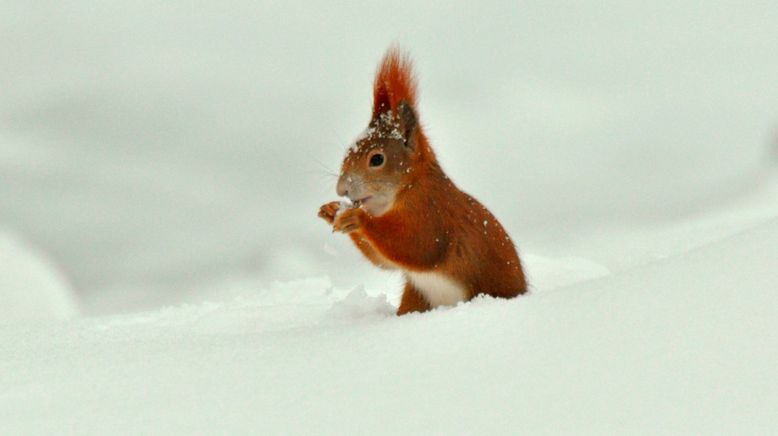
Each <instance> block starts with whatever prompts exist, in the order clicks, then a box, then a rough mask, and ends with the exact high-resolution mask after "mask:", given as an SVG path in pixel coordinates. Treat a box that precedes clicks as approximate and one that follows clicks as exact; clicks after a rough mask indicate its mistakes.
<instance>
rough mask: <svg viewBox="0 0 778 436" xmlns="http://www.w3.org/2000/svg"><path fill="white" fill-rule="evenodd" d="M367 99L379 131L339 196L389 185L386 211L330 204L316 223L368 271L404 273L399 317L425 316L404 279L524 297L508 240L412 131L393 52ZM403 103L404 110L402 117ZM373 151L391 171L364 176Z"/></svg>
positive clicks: (412, 101) (363, 144)
mask: <svg viewBox="0 0 778 436" xmlns="http://www.w3.org/2000/svg"><path fill="white" fill-rule="evenodd" d="M373 99H374V102H373V118H372V120H371V124H370V125H371V126H374V128H376V129H384V130H377V132H378V133H373V134H371V135H367V136H364V137H363V138H361V139H360V140H359V142H358V143H357V145H356V147H352V149H350V151H349V152H348V153H347V156H346V158H345V159H344V163H343V169H342V171H341V176H340V180H339V186H340V185H342V186H340V187H339V190H341V189H342V191H343V192H351V193H352V194H354V190H360V189H361V190H362V191H364V192H368V191H370V190H371V189H372V190H373V191H370V192H373V193H374V194H375V193H376V192H381V190H382V189H389V188H386V187H385V186H386V183H390V185H391V186H394V187H395V188H392V189H395V191H392V192H394V197H393V201H392V203H391V207H390V208H389V209H387V210H385V211H384V212H382V213H381V214H378V215H370V214H369V213H368V212H366V210H365V208H364V207H355V208H350V209H347V210H344V211H340V212H337V206H336V204H337V203H330V204H327V205H325V206H322V210H321V211H320V216H322V217H323V218H325V219H326V220H327V221H328V222H330V223H331V224H333V228H334V229H335V230H338V231H343V232H345V233H348V234H349V236H350V237H351V239H352V241H353V242H354V244H355V245H356V246H357V248H358V249H359V250H360V251H362V253H363V254H364V255H365V257H367V258H368V259H369V260H370V261H371V262H372V263H374V264H375V265H377V266H379V267H381V268H387V269H400V270H403V271H405V272H406V285H405V289H404V291H403V296H402V301H401V304H400V308H399V309H398V312H397V313H398V315H402V314H405V313H408V312H423V311H426V310H429V309H430V308H431V305H430V303H429V302H428V301H427V300H425V297H424V295H425V294H424V290H423V289H417V288H416V287H415V286H414V285H413V283H411V282H410V279H409V278H407V277H408V275H409V274H415V273H431V274H432V276H431V277H432V279H430V280H433V281H432V282H431V283H433V284H434V283H441V284H440V286H442V287H443V288H441V289H444V290H445V289H446V283H454V284H455V285H456V286H460V287H461V290H462V292H463V293H464V298H465V300H469V299H471V298H473V297H475V296H476V295H478V294H486V295H491V296H495V297H502V298H511V297H515V296H517V295H521V294H523V293H525V292H526V291H527V283H526V279H525V277H524V271H523V270H522V266H521V262H520V260H519V257H518V254H517V252H516V249H515V247H514V245H513V242H512V241H511V239H510V238H509V236H508V234H507V233H506V232H505V230H504V229H503V227H502V226H501V225H500V223H499V222H498V221H497V219H496V218H495V217H494V216H493V215H492V214H491V213H490V212H489V210H487V209H486V207H484V206H483V205H482V204H481V203H479V202H478V201H477V200H476V199H475V198H473V197H471V196H470V195H468V194H466V193H464V192H462V191H461V190H460V189H459V188H458V187H457V186H456V185H455V184H454V183H453V182H452V181H451V180H450V179H449V178H448V177H447V176H446V174H445V173H444V172H443V169H442V168H441V167H440V165H439V164H438V161H437V159H436V157H435V154H434V152H433V151H432V148H431V147H430V146H429V143H428V141H427V138H426V137H425V135H424V132H423V131H422V128H421V126H420V125H419V123H418V119H417V111H416V83H415V79H414V77H413V73H412V71H411V62H410V60H409V58H408V57H407V56H404V55H402V54H401V53H400V51H399V50H398V49H397V48H392V49H390V50H389V51H388V52H387V54H386V55H385V57H384V59H383V60H382V62H381V65H380V67H379V69H378V73H377V75H376V78H375V84H374V89H373ZM403 103H404V104H405V105H406V106H403V107H405V108H406V110H405V112H404V113H401V112H403V111H402V110H401V105H402V104H403ZM408 105H410V107H411V108H412V109H411V111H410V112H409V111H408V110H407V106H408ZM387 112H390V113H389V115H390V117H389V118H388V121H387V120H386V119H385V118H386V115H387ZM403 117H405V118H403ZM387 123H388V124H387ZM403 123H406V124H403ZM406 126H410V128H409V129H408V130H407V132H408V133H407V137H403V138H402V140H398V138H396V137H395V136H393V135H396V133H397V132H395V131H392V129H397V128H399V130H403V131H405V130H404V128H405V127H406ZM387 132H388V133H387ZM376 150H378V151H379V152H382V153H384V154H385V155H386V156H387V158H386V159H388V161H391V162H392V163H393V164H394V165H395V166H394V167H390V166H389V164H387V166H386V168H385V169H384V168H383V166H382V167H381V168H379V169H371V167H370V164H369V158H370V156H371V155H372V154H373V153H375V152H376ZM398 162H400V163H398ZM354 179H359V180H362V182H360V183H361V184H354V183H355V182H354V181H353V180H354ZM372 181H375V183H374V184H371V182H372ZM366 187H367V188H366ZM365 189H367V191H365ZM341 195H343V194H341ZM360 195H365V194H360ZM424 276H425V277H427V276H428V275H424ZM435 277H442V279H436V278H435ZM435 280H438V281H437V282H436V281H435ZM424 286H430V285H429V284H426V285H424ZM433 286H434V285H433ZM428 292H429V291H428ZM428 295H429V294H428Z"/></svg>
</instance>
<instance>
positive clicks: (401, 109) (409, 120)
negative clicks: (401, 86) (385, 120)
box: [397, 100, 419, 148]
mask: <svg viewBox="0 0 778 436" xmlns="http://www.w3.org/2000/svg"><path fill="white" fill-rule="evenodd" d="M397 118H398V120H399V122H400V131H401V132H402V135H403V138H405V145H407V146H409V147H411V148H415V144H414V140H415V136H416V135H415V133H416V127H417V126H418V124H419V123H418V120H417V119H416V111H414V110H413V107H412V106H411V105H409V104H408V103H406V102H405V100H403V101H401V102H400V104H398V105H397Z"/></svg>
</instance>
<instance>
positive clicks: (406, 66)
mask: <svg viewBox="0 0 778 436" xmlns="http://www.w3.org/2000/svg"><path fill="white" fill-rule="evenodd" d="M401 101H404V102H405V103H406V104H408V105H410V106H411V108H414V107H415V106H416V79H415V77H414V75H413V65H412V62H411V59H410V57H409V56H408V55H407V54H405V53H403V52H402V51H401V50H400V49H399V48H398V47H397V46H392V47H390V48H389V50H387V52H386V54H385V55H384V58H383V60H382V61H381V64H380V65H379V67H378V72H377V73H376V77H375V81H374V82H373V117H374V118H375V117H377V116H378V115H380V114H382V113H384V112H386V111H387V110H391V111H392V112H394V113H397V109H398V105H399V104H400V102H401Z"/></svg>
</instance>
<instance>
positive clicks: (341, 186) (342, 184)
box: [335, 177, 348, 197]
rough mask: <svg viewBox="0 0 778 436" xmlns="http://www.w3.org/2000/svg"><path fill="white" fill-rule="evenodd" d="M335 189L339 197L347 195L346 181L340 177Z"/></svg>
mask: <svg viewBox="0 0 778 436" xmlns="http://www.w3.org/2000/svg"><path fill="white" fill-rule="evenodd" d="M335 191H336V192H337V193H338V196H339V197H346V196H348V188H347V186H346V181H345V180H344V179H343V178H342V177H341V178H340V179H339V180H338V186H337V187H335Z"/></svg>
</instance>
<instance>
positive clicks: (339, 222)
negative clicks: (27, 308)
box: [332, 208, 366, 233]
mask: <svg viewBox="0 0 778 436" xmlns="http://www.w3.org/2000/svg"><path fill="white" fill-rule="evenodd" d="M365 216H366V214H365V211H364V210H362V209H360V208H351V209H346V210H344V211H341V212H340V213H338V214H337V216H336V217H335V222H334V223H333V224H332V231H333V232H343V233H351V232H353V231H355V230H359V229H361V228H362V223H363V222H364V220H365Z"/></svg>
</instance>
